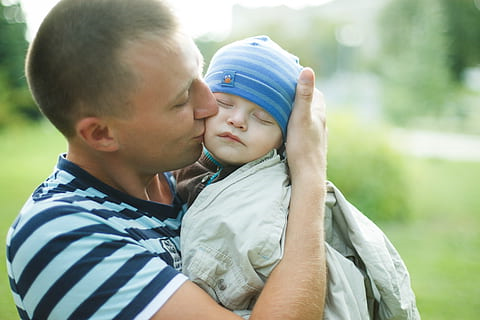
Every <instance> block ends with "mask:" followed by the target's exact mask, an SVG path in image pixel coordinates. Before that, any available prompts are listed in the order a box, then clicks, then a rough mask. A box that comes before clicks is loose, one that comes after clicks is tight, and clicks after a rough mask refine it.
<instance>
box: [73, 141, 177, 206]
mask: <svg viewBox="0 0 480 320" xmlns="http://www.w3.org/2000/svg"><path fill="white" fill-rule="evenodd" d="M67 160H69V161H71V162H73V163H75V164H76V165H78V166H79V167H80V168H82V169H83V170H85V171H87V172H88V173H89V174H91V175H92V176H94V177H95V178H97V179H98V180H100V181H102V182H103V183H105V184H107V185H109V186H111V187H112V188H115V189H117V190H120V191H122V192H124V193H126V194H128V195H130V196H133V197H136V198H139V199H142V200H148V201H155V202H159V203H164V204H172V202H173V195H172V191H171V189H170V185H169V183H168V181H167V178H166V177H165V176H164V175H163V174H162V173H160V174H153V175H150V176H141V175H140V174H138V172H134V170H133V169H131V168H125V167H124V166H122V164H121V163H118V161H116V157H115V156H112V157H108V155H105V154H102V155H98V154H91V153H89V152H88V151H85V152H78V150H73V149H72V148H69V150H68V153H67Z"/></svg>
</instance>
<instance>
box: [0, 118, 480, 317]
mask: <svg viewBox="0 0 480 320" xmlns="http://www.w3.org/2000/svg"><path fill="white" fill-rule="evenodd" d="M65 150H66V147H65V143H64V141H63V138H62V137H61V136H60V135H59V134H58V133H56V132H55V130H54V129H53V128H51V127H50V126H48V125H41V126H35V127H31V128H18V129H12V130H8V131H5V132H1V133H0V154H1V155H2V157H1V158H0V206H1V207H0V208H1V212H2V215H3V216H2V219H1V220H0V238H1V239H0V244H1V245H2V247H3V248H4V247H5V236H6V234H7V231H8V227H9V226H10V224H11V222H12V221H13V220H14V218H15V216H16V214H17V212H18V211H19V209H20V208H21V206H22V204H23V202H24V201H25V200H26V199H27V198H28V196H29V194H30V193H31V192H32V191H33V189H34V188H35V187H36V185H38V184H39V183H40V182H41V181H42V180H43V179H44V178H45V177H46V176H47V175H49V173H50V172H51V170H52V168H53V166H54V165H55V163H56V157H57V155H58V154H60V153H61V152H64V151H65ZM409 172H410V174H411V183H410V188H409V190H398V192H407V193H408V194H409V195H410V200H411V207H412V211H413V212H412V213H410V214H409V216H410V217H411V219H410V220H409V221H408V222H405V223H401V224H400V223H383V224H382V225H381V228H382V229H383V230H384V231H385V233H386V234H387V235H388V237H389V238H390V240H391V241H392V242H393V243H394V245H395V246H396V247H397V249H398V250H399V252H400V254H401V255H402V257H403V259H404V261H405V263H406V264H407V266H408V269H409V271H410V275H411V279H412V286H413V289H414V291H415V294H416V296H417V305H418V308H419V310H420V313H421V315H422V319H424V320H447V319H448V320H450V319H463V320H469V319H472V320H473V319H477V318H478V315H479V314H480V300H479V299H478V297H480V287H479V286H478V284H479V283H480V272H478V271H480V250H479V248H480V233H479V231H478V230H479V229H480V197H479V196H478V181H480V163H459V162H447V161H439V160H426V159H412V160H411V163H410V165H409ZM0 274H1V276H0V296H2V297H4V298H3V299H0V320H11V319H18V316H17V313H16V310H15V306H14V304H13V300H12V298H11V296H10V293H9V287H8V279H7V276H6V268H5V256H4V254H2V255H0Z"/></svg>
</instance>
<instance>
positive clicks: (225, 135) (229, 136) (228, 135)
mask: <svg viewBox="0 0 480 320" xmlns="http://www.w3.org/2000/svg"><path fill="white" fill-rule="evenodd" d="M219 137H221V138H226V139H229V140H232V141H235V142H239V143H241V144H243V142H242V140H241V139H240V138H239V137H237V136H236V135H234V134H232V133H230V132H224V133H221V134H219Z"/></svg>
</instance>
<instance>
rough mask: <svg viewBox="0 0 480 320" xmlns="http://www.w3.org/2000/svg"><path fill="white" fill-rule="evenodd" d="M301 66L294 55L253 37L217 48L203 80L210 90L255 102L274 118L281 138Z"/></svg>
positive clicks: (267, 40) (268, 39)
mask: <svg viewBox="0 0 480 320" xmlns="http://www.w3.org/2000/svg"><path fill="white" fill-rule="evenodd" d="M302 68H303V67H302V66H301V65H300V64H299V61H298V58H297V57H296V56H294V55H292V54H290V53H288V52H287V51H285V50H284V49H282V48H281V47H280V46H279V45H278V44H276V43H275V42H274V41H272V40H271V39H270V38H269V37H268V36H256V37H251V38H247V39H244V40H240V41H236V42H233V43H231V44H228V45H226V46H224V47H222V48H221V49H220V50H218V51H217V52H216V53H215V55H214V56H213V57H212V60H211V62H210V66H209V67H208V70H207V73H206V75H205V81H206V82H207V84H208V86H209V87H210V90H211V91H212V92H223V93H229V94H233V95H237V96H240V97H242V98H244V99H247V100H249V101H251V102H253V103H255V104H257V105H259V106H260V107H261V108H263V109H264V110H265V111H267V112H268V113H269V114H270V115H272V117H273V118H274V119H275V120H276V121H277V123H278V124H279V126H280V128H281V130H282V135H283V138H284V139H285V137H286V133H287V124H288V119H289V117H290V113H291V112H292V106H293V101H294V99H295V88H296V86H297V80H298V75H299V74H300V71H301V70H302Z"/></svg>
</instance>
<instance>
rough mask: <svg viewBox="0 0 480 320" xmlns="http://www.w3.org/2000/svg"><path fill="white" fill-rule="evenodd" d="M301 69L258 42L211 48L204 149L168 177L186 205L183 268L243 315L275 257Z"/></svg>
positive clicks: (285, 209) (281, 226)
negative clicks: (285, 152) (210, 112)
mask: <svg viewBox="0 0 480 320" xmlns="http://www.w3.org/2000/svg"><path fill="white" fill-rule="evenodd" d="M301 69H302V66H301V65H300V64H299V61H298V58H297V57H295V56H293V55H292V54H290V53H288V52H286V51H285V50H283V49H282V48H280V46H278V45H277V44H276V43H275V42H273V41H272V40H271V39H270V38H268V37H266V36H260V37H253V38H248V39H245V40H242V41H238V42H234V43H232V44H230V45H227V46H226V47H223V48H222V49H220V50H219V51H218V52H217V53H216V54H215V56H214V57H213V58H212V61H211V64H210V67H209V69H208V71H207V74H206V76H205V81H206V82H207V84H208V85H209V87H210V89H211V90H212V92H213V93H214V95H215V97H216V99H217V103H218V106H219V110H218V113H217V115H215V116H213V117H211V118H208V119H207V120H206V129H205V130H206V131H205V135H204V146H205V149H204V153H203V155H202V156H201V158H200V159H199V161H198V162H197V163H195V164H193V165H191V166H190V167H187V168H185V169H182V170H180V171H177V172H176V178H177V192H178V194H179V195H180V196H181V198H183V200H185V201H186V202H188V204H189V206H190V208H189V210H188V212H187V214H186V215H185V217H184V219H183V221H182V233H181V237H180V239H181V248H182V252H183V259H184V264H183V271H184V272H185V273H186V274H187V275H188V276H189V277H190V278H191V280H193V281H194V282H197V283H198V284H199V285H200V286H201V287H202V288H203V289H204V290H206V291H207V292H208V293H209V294H210V295H212V296H213V297H214V298H216V299H217V301H219V302H220V303H221V304H222V305H224V306H225V307H227V308H229V309H232V310H241V309H251V307H252V306H253V303H254V302H255V299H256V298H257V296H258V294H259V293H260V291H261V289H262V287H263V285H264V281H265V279H266V278H267V277H268V275H269V274H270V272H271V271H272V269H273V268H274V267H275V265H276V264H277V263H278V261H279V260H280V258H281V257H282V251H283V248H282V244H283V234H284V231H285V226H286V221H287V215H288V205H289V199H290V197H289V194H290V185H289V178H288V174H287V166H286V164H285V161H284V160H283V159H282V158H281V156H280V154H279V153H280V152H282V149H283V143H284V139H285V137H286V130H287V123H288V119H289V116H290V113H291V110H292V105H293V100H294V97H295V87H296V83H297V78H298V75H299V73H300V71H301ZM207 186H208V187H207ZM278 186H280V188H279V187H278ZM204 188H205V189H204ZM202 190H203V192H201V191H202ZM239 194H241V197H239V196H238V195H239ZM197 196H198V197H197ZM232 197H234V198H232ZM242 200H244V201H242ZM204 211H207V212H208V214H206V212H204ZM252 222H254V223H252ZM198 228H200V229H201V230H200V231H199V230H198Z"/></svg>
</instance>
